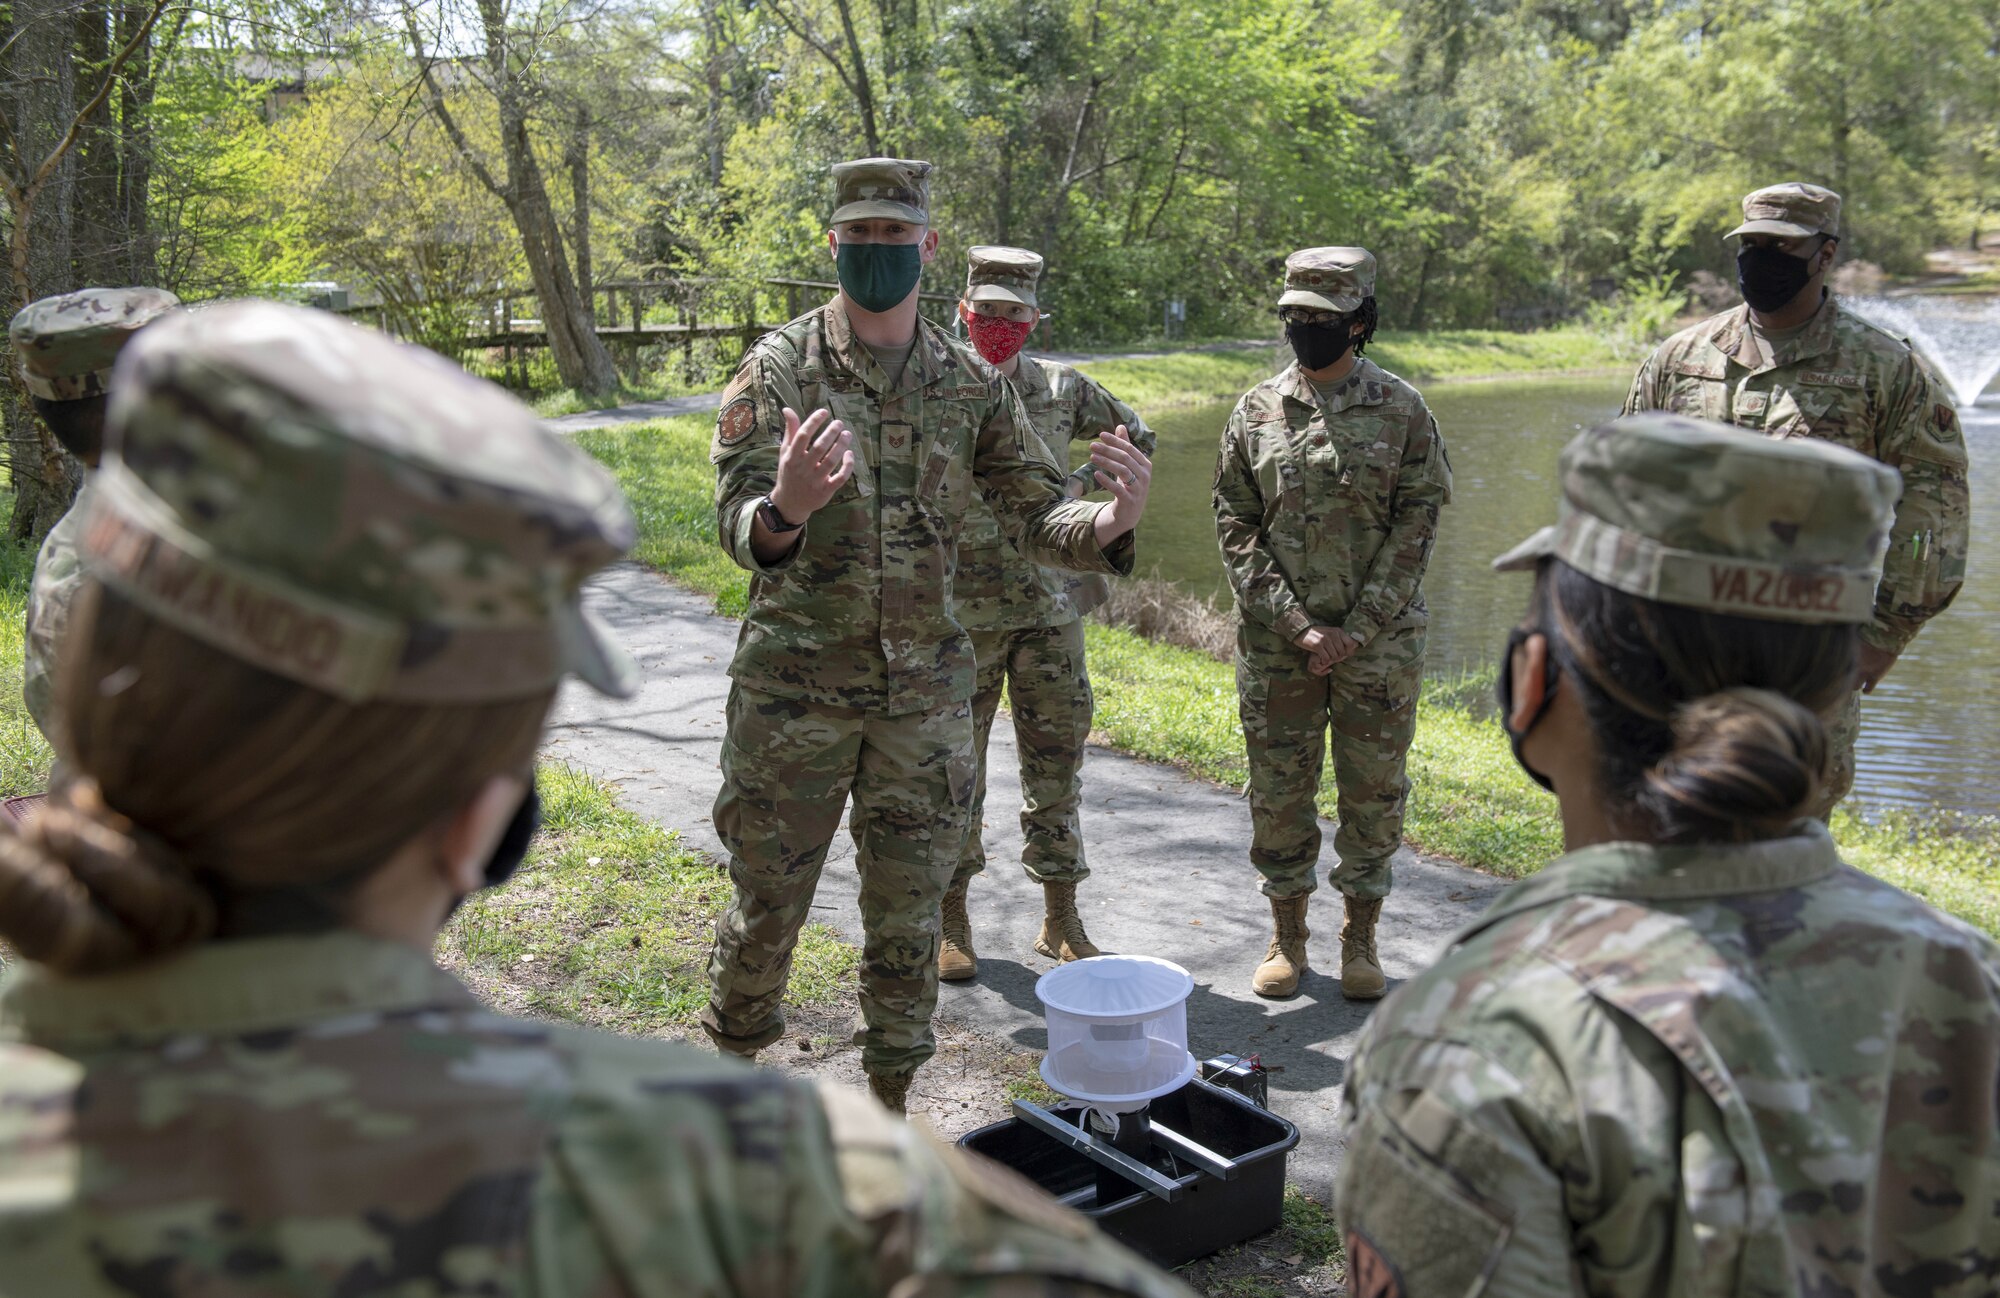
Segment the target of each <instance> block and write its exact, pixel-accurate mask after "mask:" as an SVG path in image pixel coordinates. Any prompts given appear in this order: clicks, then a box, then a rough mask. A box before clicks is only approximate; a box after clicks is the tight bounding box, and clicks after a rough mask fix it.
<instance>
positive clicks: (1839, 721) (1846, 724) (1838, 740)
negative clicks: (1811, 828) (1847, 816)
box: [1812, 690, 1861, 823]
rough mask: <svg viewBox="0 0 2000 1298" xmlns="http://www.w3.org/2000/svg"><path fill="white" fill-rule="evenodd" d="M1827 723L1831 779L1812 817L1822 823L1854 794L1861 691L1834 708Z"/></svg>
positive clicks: (1828, 775)
mask: <svg viewBox="0 0 2000 1298" xmlns="http://www.w3.org/2000/svg"><path fill="white" fill-rule="evenodd" d="M1825 721H1826V753H1827V767H1828V771H1827V779H1826V783H1825V785H1823V786H1822V787H1821V789H1820V793H1819V804H1818V805H1817V806H1815V807H1814V808H1813V813H1812V814H1813V815H1814V817H1815V818H1817V819H1818V820H1820V821H1821V822H1822V823H1824V822H1826V821H1830V820H1832V819H1833V809H1834V808H1835V807H1837V806H1839V805H1840V803H1841V800H1842V799H1843V798H1845V797H1846V796H1847V795H1848V794H1850V793H1852V792H1854V745H1855V742H1856V741H1857V740H1859V739H1860V738H1861V691H1860V690H1855V691H1854V692H1853V693H1852V694H1849V695H1848V696H1847V697H1846V698H1845V699H1843V700H1841V701H1840V702H1839V703H1836V704H1834V706H1833V710H1832V711H1831V712H1829V713H1828V714H1827V715H1826V717H1825Z"/></svg>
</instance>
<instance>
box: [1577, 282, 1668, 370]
mask: <svg viewBox="0 0 2000 1298" xmlns="http://www.w3.org/2000/svg"><path fill="white" fill-rule="evenodd" d="M1687 301H1688V295H1687V291H1686V290H1685V289H1678V288H1675V287H1674V276H1673V273H1672V272H1671V271H1661V272H1659V273H1657V274H1652V275H1643V276H1640V277H1638V278H1636V279H1630V280H1627V281H1626V282H1625V283H1624V285H1623V286H1622V287H1620V288H1619V290H1618V292H1617V294H1616V295H1615V296H1613V297H1611V298H1609V299H1607V300H1606V301H1603V302H1593V303H1591V304H1590V306H1589V307H1587V308H1586V309H1585V310H1584V323H1585V324H1587V325H1588V326H1589V327H1590V328H1591V329H1592V330H1593V331H1595V332H1596V333H1598V334H1599V335H1601V336H1602V337H1603V338H1604V340H1605V341H1606V342H1607V343H1609V344H1610V345H1611V350H1612V351H1613V352H1615V353H1616V354H1617V355H1618V357H1619V359H1621V360H1635V359H1637V358H1639V357H1642V356H1644V355H1645V354H1646V353H1647V352H1650V351H1651V350H1652V349H1653V346H1654V344H1655V343H1657V342H1659V341H1660V339H1662V338H1664V337H1666V336H1667V335H1668V334H1669V333H1672V332H1673V325H1674V321H1675V320H1676V319H1677V318H1679V316H1680V314H1681V312H1682V311H1684V310H1686V309H1687Z"/></svg>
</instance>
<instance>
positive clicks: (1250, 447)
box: [1215, 357, 1451, 661]
mask: <svg viewBox="0 0 2000 1298" xmlns="http://www.w3.org/2000/svg"><path fill="white" fill-rule="evenodd" d="M1450 500H1451V462H1450V461H1449V460H1447V459H1446V458H1445V450H1444V439H1443V438H1442V437H1441V436H1440V435H1439V433H1438V427H1437V420H1436V419H1434V418H1432V417H1431V412H1430V407H1428V406H1426V405H1425V404H1424V399H1423V398H1422V397H1421V396H1419V395H1418V394H1417V390H1416V389H1415V388H1413V387H1411V386H1410V385H1409V384H1407V383H1405V382H1403V380H1401V379H1399V378H1397V377H1396V376H1395V375H1393V374H1391V373H1389V372H1388V371H1387V370H1385V369H1383V368H1382V367H1381V366H1379V365H1377V364H1375V363H1374V362H1373V361H1371V360H1369V359H1367V358H1366V357H1362V358H1361V359H1360V360H1359V361H1357V362H1356V363H1355V366H1354V370H1353V372H1352V373H1350V374H1349V375H1348V376H1347V378H1346V379H1345V380H1343V381H1342V383H1341V384H1340V387H1339V388H1338V390H1337V391H1336V392H1335V393H1334V395H1333V399H1332V401H1331V402H1330V403H1329V404H1328V406H1327V407H1326V408H1325V409H1322V408H1321V405H1320V402H1319V399H1318V398H1317V397H1316V396H1315V394H1314V392H1313V390H1312V384H1311V383H1310V382H1308V381H1307V379H1306V377H1305V375H1304V374H1302V373H1301V372H1300V371H1299V367H1298V366H1297V364H1293V365H1290V366H1288V367H1286V369H1285V370H1284V372H1283V373H1281V374H1278V375H1277V376H1276V377H1274V378H1269V379H1266V380H1265V381H1264V382H1262V383H1259V384H1258V385H1257V386H1256V387H1254V388H1252V389H1250V391H1249V392H1247V393H1245V394H1244V396H1243V399H1242V400H1240V401H1238V402H1237V403H1236V409H1235V410H1233V411H1231V412H1230V415H1229V422H1228V423H1227V424H1226V425H1224V427H1223V430H1222V451H1221V454H1220V456H1219V457H1218V459H1217V461H1216V466H1215V527H1216V535H1217V538H1218V540H1219V541H1220V542H1221V545H1222V563H1223V566H1224V567H1225V568H1226V569H1227V570H1228V572H1229V584H1230V586H1232V587H1233V588H1234V589H1235V591H1236V606H1237V608H1238V610H1239V611H1240V612H1241V615H1242V617H1241V621H1242V628H1241V638H1240V643H1241V644H1242V645H1243V647H1244V649H1245V650H1246V652H1250V653H1253V654H1254V653H1264V654H1271V655H1277V656H1281V657H1284V658H1285V659H1286V660H1287V661H1289V660H1291V659H1293V658H1296V657H1297V655H1298V650H1297V649H1295V648H1293V641H1295V640H1297V639H1298V637H1299V636H1300V635H1301V634H1302V633H1303V632H1305V631H1306V630H1307V629H1308V628H1310V627H1313V626H1338V627H1340V628H1341V629H1343V630H1345V631H1346V632H1347V633H1348V634H1349V635H1351V636H1353V637H1354V638H1355V639H1357V640H1359V641H1360V642H1361V643H1363V644H1366V643H1368V641H1369V640H1370V639H1371V638H1372V637H1373V636H1374V635H1375V633H1376V632H1377V631H1380V630H1381V629H1382V628H1383V627H1385V626H1388V625H1389V624H1390V623H1392V622H1395V621H1397V620H1398V619H1399V618H1404V617H1415V618H1419V619H1420V618H1422V617H1423V616H1424V603H1423V580H1424V568H1425V566H1426V565H1427V564H1428V563H1429V562H1430V555H1431V543H1432V542H1433V541H1434V540H1435V539H1436V537H1437V524H1438V510H1439V508H1440V506H1443V505H1445V504H1448V503H1450Z"/></svg>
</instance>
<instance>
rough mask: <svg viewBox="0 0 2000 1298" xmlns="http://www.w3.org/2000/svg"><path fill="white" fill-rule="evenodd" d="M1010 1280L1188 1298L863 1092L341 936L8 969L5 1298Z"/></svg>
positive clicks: (2, 1180)
mask: <svg viewBox="0 0 2000 1298" xmlns="http://www.w3.org/2000/svg"><path fill="white" fill-rule="evenodd" d="M913 1276H923V1277H925V1278H927V1279H928V1280H929V1281H930V1284H924V1283H922V1282H920V1281H917V1280H913V1279H909V1277H913ZM1002 1277H1008V1278H1011V1279H1012V1280H1013V1281H1014V1282H1016V1283H1017V1284H1021V1285H1022V1286H1023V1287H1024V1288H1025V1289H1026V1291H1028V1292H1034V1293H1090V1294H1095V1293H1129V1294H1146V1295H1162V1296H1166V1295H1184V1294H1185V1291H1184V1290H1182V1289H1181V1288H1180V1287H1179V1286H1178V1285H1176V1284H1174V1283H1173V1282H1171V1281H1169V1280H1167V1279H1166V1278H1165V1277H1164V1276H1161V1275H1159V1274H1158V1273H1156V1272H1154V1271H1152V1270H1151V1269H1150V1268H1147V1267H1145V1266H1144V1265H1143V1264H1142V1263H1140V1262H1138V1261H1137V1260H1136V1259H1134V1258H1132V1257H1131V1256H1130V1255H1129V1254H1126V1253H1125V1252H1123V1250H1121V1249H1118V1248H1116V1247H1115V1246H1113V1245H1111V1244H1109V1243H1108V1242H1107V1241H1105V1240H1103V1239H1102V1238H1101V1237H1099V1236H1098V1235H1097V1234H1096V1232H1095V1231H1094V1230H1092V1229H1091V1228H1090V1227H1089V1226H1088V1225H1087V1223H1086V1222H1085V1221H1084V1219H1083V1218H1081V1217H1078V1216H1076V1215H1074V1214H1072V1213H1070V1212H1068V1211H1067V1210H1065V1209H1061V1208H1058V1207H1056V1206H1055V1205H1054V1204H1053V1203H1052V1202H1051V1201H1049V1200H1048V1199H1046V1198H1043V1197H1041V1196H1040V1195H1039V1193H1038V1192H1034V1191H1031V1190H1028V1189H1027V1188H1025V1183H1021V1182H1016V1181H1009V1180H1008V1179H1007V1178H1006V1176H1005V1174H999V1175H991V1176H989V1175H988V1172H987V1169H982V1168H975V1167H973V1166H972V1165H971V1164H969V1163H968V1162H966V1161H965V1160H963V1159H962V1158H960V1157H959V1156H957V1155H956V1154H955V1153H952V1152H949V1151H946V1150H943V1149H941V1148H939V1147H937V1146H936V1145H934V1144H933V1143H932V1142H931V1141H930V1140H929V1139H928V1138H926V1137H925V1136H924V1135H922V1134H921V1133H920V1132H919V1131H917V1130H916V1129H914V1128H912V1127H910V1126H908V1125H906V1124H904V1123H901V1122H896V1121H893V1120H891V1119H890V1118H889V1117H888V1116H887V1115H886V1114H884V1113H883V1112H882V1111H881V1110H880V1109H879V1108H877V1107H876V1106H875V1105H874V1104H873V1102H872V1101H869V1100H867V1099H866V1098H865V1097H862V1096H859V1095H849V1094H846V1093H842V1092H835V1091H831V1090H829V1091H825V1092H820V1091H817V1090H816V1089H815V1088H813V1087H811V1086H807V1085H803V1084H800V1083H796V1082H793V1081H789V1080H787V1079H785V1078H782V1077H780V1076H778V1075H777V1074H775V1073H769V1072H758V1071H755V1070H752V1069H748V1068H745V1067H742V1066H740V1065H737V1064H734V1063H732V1062H726V1061H723V1060H719V1059H717V1058H715V1057H714V1056H712V1055H709V1054H706V1053H705V1052H704V1053H696V1052H695V1051H693V1050H691V1049H685V1048H682V1047H678V1046H668V1045H664V1044H662V1043H660V1042H656V1041H640V1040H634V1039H631V1038H624V1037H616V1036H612V1035H610V1034H608V1033H597V1032H588V1031H582V1030H577V1029H571V1028H565V1027H560V1026H553V1025H550V1024H547V1023H531V1022H526V1021H523V1020H517V1019H510V1018H506V1017H504V1016H501V1015H498V1014H494V1013H492V1012H490V1011H488V1010H486V1009H484V1008H483V1007H481V1006H480V1005H479V1004H478V1003H477V1002H476V1001H474V1000H473V998H472V996H471V995H470V994H469V993H468V992H467V991H466V990H465V989H464V988H463V987H462V986H461V985H460V984H459V983H458V982H457V981H455V980H454V979H453V978H451V977H450V976H449V975H447V974H445V973H442V972H440V971H439V970H438V969H437V968H435V967H434V966H433V965H432V964H431V963H430V961H429V960H427V959H426V958H424V956H422V955H421V954H419V953H417V952H415V951H411V950H408V949H407V948H403V947H400V946H393V945H390V944H386V943H382V942H378V941H374V940H371V939H368V938H364V937H362V936H360V935H358V934H352V933H340V934H334V935H329V936H316V937H307V938H273V939H247V940H236V941H229V942H215V943H210V944H208V945H205V946H202V947H200V948H197V949H196V950H194V951H192V952H190V953H188V954H186V955H183V956H179V957H175V958H173V959H172V960H170V961H168V962H166V963H163V964H160V965H155V966H152V967H150V968H146V969H143V970H139V971H136V972H131V973H120V974H113V975H108V976H103V977H97V978H91V979H75V980H72V979H64V978H59V977H55V976H51V975H49V974H47V973H46V972H45V971H42V970H37V969H33V968H28V969H19V968H17V969H16V970H15V971H14V973H13V976H12V978H11V981H10V983H9V985H8V987H7V989H6V992H5V994H4V997H0V1295H4V1296H5V1298H31V1296H34V1298H40V1296H42V1295H56V1294H61V1295H65V1298H91V1296H93V1295H105V1296H106V1298H110V1296H111V1295H132V1294H141V1293H143V1294H148V1295H153V1296H155V1298H175V1296H176V1295H189V1296H190V1298H191V1296H192V1295H197V1294H203V1295H206V1294H251V1293H255V1294H265V1295H325V1294H342V1293H396V1294H402V1295H407V1296H408V1298H425V1296H427V1295H444V1294H462V1293H481V1294H489V1295H496V1296H497V1295H558V1294H576V1295H590V1296H591V1298H612V1296H614V1295H659V1296H661V1298H666V1296H668V1295H673V1296H680V1295H696V1294H702V1295H706V1294H715V1295H725V1294H726V1295H732V1296H736V1295H750V1294H770V1295H793V1294H827V1295H838V1294H856V1293H886V1292H888V1291H890V1290H891V1289H895V1288H897V1287H898V1285H899V1284H901V1285H908V1286H911V1287H913V1288H922V1290H923V1292H925V1293H943V1294H988V1293H994V1292H1005V1291H1007V1290H1006V1286H1005V1284H1004V1283H1002V1281H1001V1279H1000V1278H1002ZM1044 1277H1054V1279H1053V1280H1049V1279H1044ZM933 1286H934V1287H933Z"/></svg>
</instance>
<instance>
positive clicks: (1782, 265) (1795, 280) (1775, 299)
mask: <svg viewBox="0 0 2000 1298" xmlns="http://www.w3.org/2000/svg"><path fill="white" fill-rule="evenodd" d="M1820 246H1822V245H1815V246H1814V247H1813V250H1812V252H1810V253H1808V254H1807V255H1806V256H1804V257H1794V256H1793V255H1792V254H1791V253H1789V252H1785V251H1783V250H1782V249H1779V248H1773V247H1770V246H1769V245H1764V246H1760V247H1749V246H1746V247H1743V248H1740V249H1738V250H1737V253H1736V287H1737V288H1739V289H1741V290H1742V291H1743V300H1744V302H1746V303H1748V304H1749V307H1750V309H1751V310H1752V311H1776V310H1778V309H1779V308H1781V307H1783V306H1784V305H1785V304H1786V303H1787V302H1790V301H1791V300H1792V299H1793V298H1795V297H1797V296H1798V295H1799V292H1800V290H1801V289H1803V288H1805V286H1806V281H1807V280H1809V279H1811V278H1812V259H1813V258H1814V257H1816V256H1818V255H1819V249H1820Z"/></svg>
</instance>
